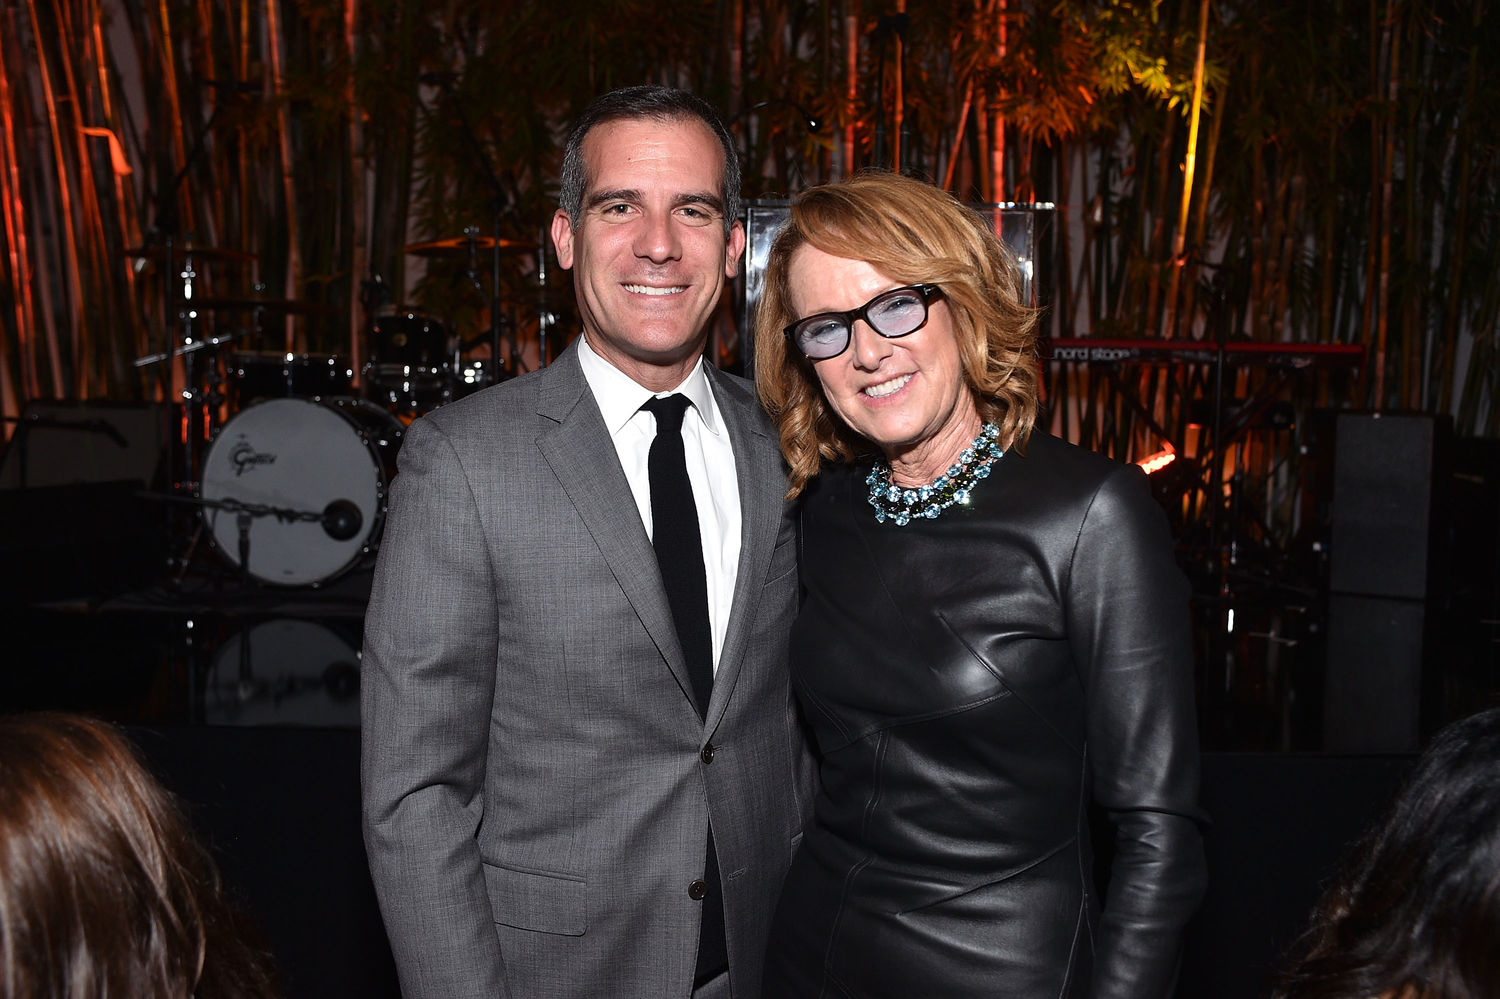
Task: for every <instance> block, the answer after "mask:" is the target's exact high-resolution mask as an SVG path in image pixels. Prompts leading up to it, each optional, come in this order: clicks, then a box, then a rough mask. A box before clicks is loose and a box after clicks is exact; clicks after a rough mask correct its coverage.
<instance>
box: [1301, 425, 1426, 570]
mask: <svg viewBox="0 0 1500 999" xmlns="http://www.w3.org/2000/svg"><path fill="white" fill-rule="evenodd" d="M1450 438H1451V430H1450V424H1449V422H1448V420H1447V419H1446V418H1437V417H1433V416H1430V415H1425V414H1416V415H1382V414H1380V413H1340V414H1339V415H1338V424H1337V430H1336V443H1335V451H1334V471H1333V505H1332V509H1331V515H1332V532H1331V538H1330V544H1331V547H1332V551H1331V553H1330V563H1329V587H1328V588H1329V589H1330V590H1331V591H1333V592H1334V593H1362V594H1366V595H1369V596H1379V597H1405V598H1406V599H1408V600H1426V599H1428V597H1429V596H1431V595H1432V591H1433V589H1434V588H1441V586H1442V585H1443V575H1442V573H1443V569H1444V565H1443V562H1444V559H1443V555H1444V552H1443V547H1444V546H1443V545H1442V544H1441V543H1440V542H1441V537H1442V534H1443V529H1444V527H1445V523H1446V522H1445V520H1444V514H1445V513H1446V498H1447V480H1448V477H1449V456H1450V452H1451V439H1450Z"/></svg>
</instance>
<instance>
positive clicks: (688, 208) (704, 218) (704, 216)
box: [677, 205, 714, 225]
mask: <svg viewBox="0 0 1500 999" xmlns="http://www.w3.org/2000/svg"><path fill="white" fill-rule="evenodd" d="M677 215H678V217H679V218H681V219H682V221H684V222H686V223H687V224H688V225H708V224H709V223H710V222H712V221H713V220H714V216H713V213H712V212H709V211H706V210H705V209H702V208H695V207H693V206H692V205H684V206H683V207H681V208H679V209H677Z"/></svg>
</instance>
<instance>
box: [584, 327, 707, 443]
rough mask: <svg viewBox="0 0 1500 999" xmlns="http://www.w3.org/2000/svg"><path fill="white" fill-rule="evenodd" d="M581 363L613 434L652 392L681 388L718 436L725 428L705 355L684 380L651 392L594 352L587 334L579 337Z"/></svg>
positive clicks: (672, 391)
mask: <svg viewBox="0 0 1500 999" xmlns="http://www.w3.org/2000/svg"><path fill="white" fill-rule="evenodd" d="M578 340H579V343H578V364H579V367H581V368H582V369H583V377H584V380H585V381H587V382H588V384H589V388H590V389H591V390H592V391H593V393H594V401H596V402H597V403H598V404H599V412H600V413H601V414H602V415H603V417H604V426H605V428H606V429H607V430H608V431H609V435H610V436H611V437H614V436H615V435H616V434H618V433H619V432H620V431H621V430H623V429H624V428H625V424H627V423H629V422H630V420H631V418H632V417H634V416H635V414H636V413H637V412H639V411H640V408H641V405H642V404H643V403H644V402H645V401H646V400H647V399H650V398H651V397H652V396H667V395H672V394H673V393H674V392H681V393H682V394H683V395H685V396H687V397H688V401H689V402H691V403H692V404H693V409H694V410H696V411H697V413H698V417H699V418H700V419H701V420H702V421H703V426H704V427H706V428H707V429H708V432H709V433H711V434H713V435H714V436H715V437H717V436H719V434H720V433H721V432H722V426H723V424H722V423H721V422H720V419H719V409H718V406H717V405H716V404H715V403H714V394H713V390H711V389H710V388H709V387H708V375H707V374H705V373H704V370H703V369H704V364H703V358H702V357H699V358H698V363H696V364H694V365H693V370H692V371H690V372H688V376H687V377H686V378H685V379H683V381H682V384H680V385H678V386H677V387H676V388H674V389H671V390H670V391H667V392H652V391H651V390H650V389H648V388H646V387H645V386H644V385H641V384H640V383H639V382H637V381H636V380H635V379H633V378H631V377H630V376H629V375H627V374H626V373H625V372H623V371H621V370H620V369H619V368H617V367H615V366H614V365H613V364H610V363H609V362H608V361H606V360H605V359H604V358H602V357H600V356H599V355H598V354H597V353H595V351H594V349H593V348H592V347H590V346H589V341H588V336H587V334H585V335H583V336H580V337H579V338H578Z"/></svg>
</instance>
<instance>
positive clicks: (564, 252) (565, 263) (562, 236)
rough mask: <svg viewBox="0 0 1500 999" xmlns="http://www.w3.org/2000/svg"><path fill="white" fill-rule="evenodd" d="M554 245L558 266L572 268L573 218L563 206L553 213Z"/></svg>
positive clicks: (742, 241)
mask: <svg viewBox="0 0 1500 999" xmlns="http://www.w3.org/2000/svg"><path fill="white" fill-rule="evenodd" d="M735 224H736V225H738V224H739V223H738V222H736V223H735ZM740 242H741V244H743V243H744V239H743V238H741V240H740ZM552 246H553V248H554V249H556V250H557V266H559V267H561V268H562V269H563V270H568V269H570V268H571V267H572V266H573V220H572V219H570V218H568V213H567V212H565V211H563V210H562V209H561V208H559V209H558V210H557V211H556V212H554V213H553V215H552Z"/></svg>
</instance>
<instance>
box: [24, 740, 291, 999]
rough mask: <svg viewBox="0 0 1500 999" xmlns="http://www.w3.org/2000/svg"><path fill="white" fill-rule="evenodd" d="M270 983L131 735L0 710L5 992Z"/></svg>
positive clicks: (36, 997) (74, 998)
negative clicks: (128, 738) (148, 769)
mask: <svg viewBox="0 0 1500 999" xmlns="http://www.w3.org/2000/svg"><path fill="white" fill-rule="evenodd" d="M276 994H277V989H276V986H275V983H274V978H273V974H272V972H271V965H270V961H269V959H268V958H267V957H266V956H265V955H263V954H260V953H258V952H256V951H255V950H253V949H252V948H251V947H250V946H248V945H247V944H246V943H245V942H244V941H243V938H242V937H241V936H240V934H239V931H238V928H237V926H236V924H235V918H234V915H233V913H232V912H231V910H230V908H229V907H228V905H227V904H226V903H225V901H224V899H223V896H222V894H221V892H220V887H219V879H218V873H217V871H216V870H215V868H214V865H213V861H212V860H211V859H210V857H209V855H208V854H207V853H206V852H205V851H204V849H203V847H202V846H201V845H200V844H199V842H198V840H197V839H196V838H195V836H194V835H193V832H192V829H191V827H190V826H189V824H188V822H187V821H186V819H185V818H184V817H183V815H182V813H181V812H180V811H179V810H178V808H177V806H176V805H175V804H174V803H173V800H172V798H171V796H170V795H169V794H168V793H167V792H166V790H165V789H163V788H162V787H161V785H160V784H158V783H157V782H156V780H155V779H154V778H153V777H152V776H151V775H150V773H149V772H148V771H147V770H146V768H145V767H144V766H143V765H142V763H141V760H140V759H139V758H138V757H137V755H136V752H135V750H134V748H133V747H132V746H131V744H130V743H129V742H128V741H127V740H126V738H125V737H124V736H123V735H122V734H120V733H119V732H118V731H116V730H115V729H114V728H113V727H111V726H110V725H107V724H105V723H103V722H99V721H95V720H92V719H89V718H85V717H82V716H78V715H69V714H54V713H37V714H23V715H11V716H0V995H3V996H5V997H7V999H44V997H45V999H102V997H117V996H119V997H126V996H151V997H152V999H189V997H192V999H219V997H262V996H273V995H276Z"/></svg>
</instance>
